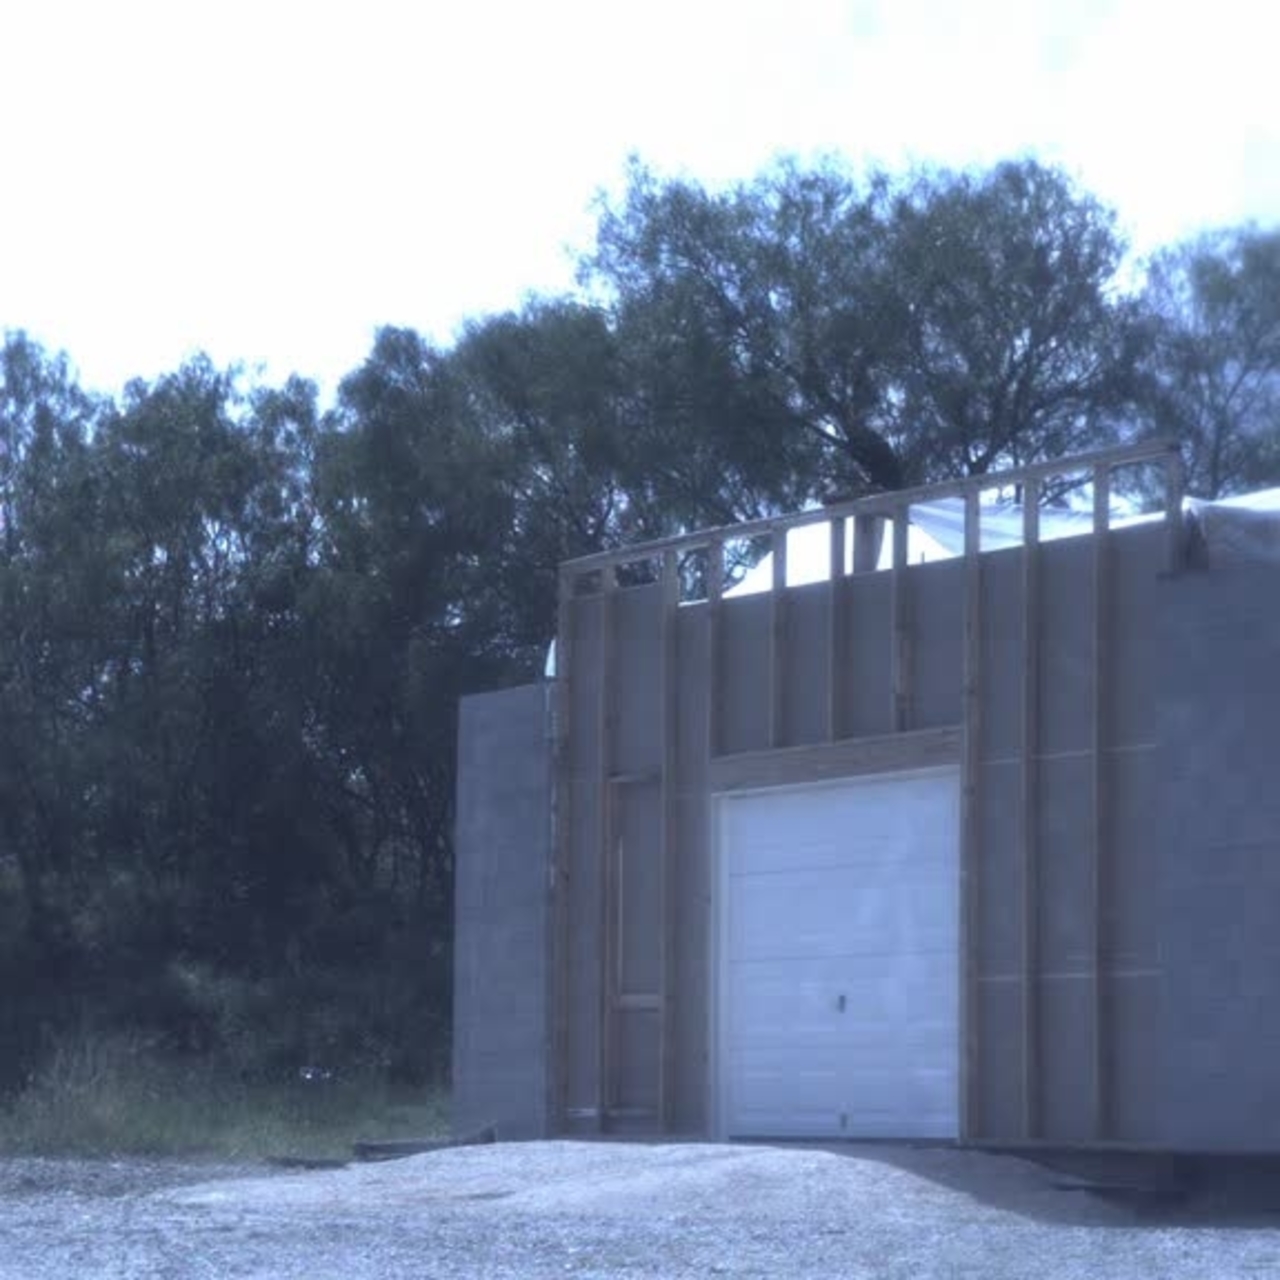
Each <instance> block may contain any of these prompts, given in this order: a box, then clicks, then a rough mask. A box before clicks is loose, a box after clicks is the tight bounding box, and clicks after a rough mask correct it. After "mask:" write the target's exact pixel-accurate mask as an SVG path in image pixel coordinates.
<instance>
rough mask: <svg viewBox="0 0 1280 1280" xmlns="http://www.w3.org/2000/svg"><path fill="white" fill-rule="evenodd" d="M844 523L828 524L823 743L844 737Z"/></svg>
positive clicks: (839, 520)
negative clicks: (829, 558)
mask: <svg viewBox="0 0 1280 1280" xmlns="http://www.w3.org/2000/svg"><path fill="white" fill-rule="evenodd" d="M845 524H846V522H845V520H844V519H843V518H839V517H838V518H837V519H835V520H832V522H831V530H830V536H831V581H830V585H829V588H828V595H827V741H828V742H838V741H839V740H840V738H842V737H843V736H844V725H843V723H842V722H841V708H842V707H843V705H844V683H845V682H844V672H845V663H846V661H847V657H848V655H847V654H846V653H845V645H846V639H845V625H844V608H845V604H844V602H845V592H844V535H845Z"/></svg>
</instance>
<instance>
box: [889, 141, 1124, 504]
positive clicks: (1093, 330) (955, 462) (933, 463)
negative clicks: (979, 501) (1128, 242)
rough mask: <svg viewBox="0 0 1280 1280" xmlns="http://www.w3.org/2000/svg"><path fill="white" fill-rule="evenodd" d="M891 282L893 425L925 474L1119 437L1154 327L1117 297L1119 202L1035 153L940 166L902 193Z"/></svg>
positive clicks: (1022, 459) (977, 469)
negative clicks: (1032, 157) (986, 164)
mask: <svg viewBox="0 0 1280 1280" xmlns="http://www.w3.org/2000/svg"><path fill="white" fill-rule="evenodd" d="M890 238H891V243H892V248H891V265H890V273H891V287H892V288H893V290H894V291H895V293H896V294H897V295H898V296H899V298H900V300H901V309H902V314H905V316H906V323H905V325H904V328H903V347H902V350H901V353H900V355H899V357H898V380H897V387H896V388H895V390H896V395H895V399H896V402H897V424H896V430H895V432H894V434H893V438H894V439H895V441H896V442H897V448H898V452H899V454H900V456H902V457H903V459H904V460H905V466H906V469H907V471H908V472H909V473H910V474H912V475H913V476H916V477H922V478H929V479H933V478H943V477H947V476H952V475H985V474H986V473H987V472H989V471H991V470H992V469H994V468H996V467H998V466H1010V465H1018V464H1022V463H1027V462H1033V461H1035V460H1037V459H1040V458H1053V457H1061V456H1066V455H1069V454H1072V453H1078V452H1080V451H1082V450H1083V449H1087V448H1090V447H1097V446H1098V445H1099V444H1103V443H1107V442H1110V441H1113V440H1115V439H1116V437H1117V436H1118V434H1119V432H1120V429H1121V425H1122V423H1123V422H1124V421H1125V420H1126V418H1127V416H1128V413H1129V410H1130V406H1131V404H1132V402H1133V398H1134V394H1135V386H1134V381H1133V368H1134V362H1135V358H1136V355H1137V352H1138V350H1139V343H1140V339H1141V331H1140V327H1139V324H1138V313H1137V309H1136V307H1135V305H1134V304H1133V303H1132V301H1131V300H1128V299H1124V298H1121V297H1118V296H1117V289H1116V283H1115V282H1116V276H1117V272H1118V270H1119V267H1120V264H1121V260H1122V257H1123V252H1124V246H1123V244H1122V242H1121V241H1120V239H1119V237H1118V235H1117V233H1116V229H1115V218H1114V215H1113V214H1112V213H1111V212H1110V211H1109V210H1107V209H1104V208H1103V207H1102V206H1101V205H1100V204H1098V202H1097V201H1096V200H1094V199H1093V198H1092V197H1090V196H1088V195H1085V194H1083V193H1081V192H1080V191H1078V190H1077V189H1076V188H1075V187H1074V186H1073V185H1072V183H1071V182H1070V181H1069V180H1068V179H1067V178H1066V177H1065V176H1064V175H1063V174H1062V173H1061V172H1060V171H1058V170H1055V169H1051V168H1047V167H1045V166H1043V165H1041V164H1038V163H1036V162H1034V161H1019V162H1009V163H1005V164H1000V165H997V166H996V167H995V168H994V169H992V170H990V171H989V172H986V173H982V174H959V175H957V174H927V175H924V176H923V177H920V178H918V179H916V180H915V181H914V182H913V183H912V184H911V185H910V186H909V187H908V189H907V190H906V191H905V192H904V193H903V194H902V195H900V196H899V197H898V198H897V200H896V202H895V208H894V215H893V221H892V225H891V229H890Z"/></svg>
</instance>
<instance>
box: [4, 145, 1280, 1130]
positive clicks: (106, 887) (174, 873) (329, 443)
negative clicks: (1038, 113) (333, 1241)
mask: <svg viewBox="0 0 1280 1280" xmlns="http://www.w3.org/2000/svg"><path fill="white" fill-rule="evenodd" d="M1124 262H1125V251H1124V245H1123V244H1122V242H1121V240H1120V238H1119V236H1118V233H1117V230H1116V223H1115V219H1114V217H1113V215H1112V214H1111V213H1110V212H1109V211H1108V210H1106V209H1105V208H1103V207H1101V206H1100V205H1099V204H1098V203H1097V202H1096V201H1095V200H1093V199H1092V198H1091V197H1089V196H1088V195H1087V194H1086V193H1082V192H1080V191H1079V190H1077V189H1076V188H1075V186H1074V185H1073V184H1072V183H1071V182H1070V181H1069V180H1068V179H1067V178H1066V177H1065V176H1064V175H1063V174H1061V173H1060V172H1058V171H1056V170H1054V169H1051V168H1046V167H1044V166H1041V165H1039V164H1036V163H1033V162H1029V161H1021V162H1016V163H1008V164H1003V165H1000V166H997V167H996V168H994V169H992V170H991V171H989V172H984V173H973V174H969V173H965V174H956V173H946V172H926V173H921V174H916V175H910V176H908V177H906V178H897V177H890V176H886V175H876V174H873V175H870V176H867V177H858V176H856V175H854V174H852V173H850V172H849V171H847V170H845V169H844V168H842V167H840V166H838V165H835V164H827V165H820V166H816V167H810V168H802V167H800V166H798V165H795V164H784V165H781V166H779V167H777V168H775V169H772V170H769V171H767V172H765V173H763V174H761V175H759V176H758V177H756V178H754V179H753V180H751V181H749V182H746V183H744V184H742V185H741V186H739V187H737V188H734V189H732V190H728V191H715V192H713V191H708V190H706V189H704V188H703V187H701V186H699V185H698V184H697V183H694V182H690V181H684V180H678V181H669V180H666V179H663V178H660V177H658V176H656V175H654V174H652V173H651V172H649V171H647V170H646V169H644V168H643V167H642V166H640V165H637V166H636V167H635V168H634V170H633V171H632V174H631V178H630V183H629V186H628V188H627V190H626V192H625V193H624V195H623V196H622V198H621V199H620V200H618V201H616V202H614V203H606V204H604V205H602V207H601V209H600V217H599V234H598V240H597V243H596V245H595V246H594V248H593V249H592V251H591V253H589V254H588V255H586V256H585V257H584V259H583V261H582V263H581V288H580V290H579V292H578V293H577V294H575V295H574V296H571V297H562V298H550V299H539V300H535V301H532V302H530V303H529V304H528V305H527V306H525V307H524V308H523V309H522V310H521V311H519V312H517V313H513V314H507V315H500V316H494V317H488V318H485V319H479V320H476V321H475V322H473V323H472V324H471V325H470V326H469V327H468V328H467V329H466V330H465V332H463V334H462V335H461V336H460V337H459V339H458V340H457V341H456V343H454V344H453V345H452V346H450V347H449V348H447V349H442V348H437V347H433V346H432V345H430V344H429V343H427V342H425V341H424V340H423V339H422V338H421V337H420V336H419V335H417V334H415V333H413V332H411V331H408V330H404V329H386V330H384V331H382V332H381V333H380V334H379V335H378V336H377V339H376V341H375V343H374V345H373V348H372V350H371V351H370V353H369V356H368V358H367V359H366V360H365V361H364V362H363V364H362V365H361V366H360V367H359V368H358V369H356V370H354V371H353V372H352V373H351V374H350V375H349V376H348V377H347V378H346V379H345V380H344V381H343V382H342V384H341V387H340V390H339V392H338V395H337V398H336V402H335V403H334V404H333V405H332V406H329V407H323V408H322V406H321V405H320V404H319V402H318V398H317V393H316V390H315V387H314V386H313V385H312V384H310V383H308V382H306V381H304V380H302V379H298V378H295V379H291V380H289V381H288V382H286V383H285V384H284V385H282V386H268V385H260V384H253V383H251V382H249V381H248V380H246V379H245V378H244V377H243V376H242V375H241V374H240V373H239V372H237V371H236V370H226V369H218V368H215V367H214V366H213V365H212V364H210V363H209V362H208V361H207V360H203V359H196V360H193V361H191V362H189V363H188V364H186V365H184V366H183V367H181V368H180V369H177V370H175V371H173V372H172V373H170V374H167V375H165V376H163V377H161V378H158V379H156V380H155V381H153V382H142V381H138V382H134V383H132V384H131V385H130V386H129V387H128V388H127V389H126V391H125V392H124V393H123V394H122V395H121V396H119V397H117V398H114V399H111V398H104V397H101V396H98V395H95V394H92V393H91V392H89V391H86V390H85V389H83V388H81V387H80V386H79V385H78V384H77V381H76V379H75V376H74V374H73V371H72V369H71V366H70V365H69V363H68V362H67V360H66V359H65V358H64V357H63V356H60V355H55V354H51V353H49V352H46V351H44V350H42V349H41V348H40V347H39V346H38V345H36V344H35V343H33V342H32V341H31V340H30V339H28V338H27V337H26V336H24V335H23V334H22V333H11V334H8V335H7V336H6V338H5V340H4V345H3V348H2V349H0V990H3V991H4V993H5V999H4V1001H3V1002H2V1003H0V1093H3V1094H4V1095H6V1096H8V1097H9V1098H10V1099H11V1100H13V1099H16V1101H14V1102H12V1103H11V1106H10V1109H9V1111H8V1113H7V1115H8V1117H9V1118H8V1120H6V1121H5V1124H7V1125H8V1126H9V1128H7V1129H6V1128H3V1127H0V1141H4V1140H7V1139H6V1136H5V1135H6V1134H8V1135H9V1136H10V1137H12V1135H13V1134H15V1133H20V1132H21V1131H22V1126H23V1125H24V1124H28V1125H29V1126H30V1125H34V1124H35V1120H34V1119H33V1117H38V1115H39V1114H41V1108H45V1112H44V1113H43V1114H45V1115H46V1118H47V1115H48V1114H49V1113H50V1112H49V1108H50V1106H51V1103H50V1099H51V1098H52V1097H54V1096H55V1095H57V1096H60V1097H71V1096H80V1094H79V1093H77V1090H79V1089H80V1084H79V1083H77V1082H78V1081H80V1080H81V1079H82V1077H83V1074H84V1071H87V1073H88V1075H89V1076H90V1077H91V1079H92V1080H94V1081H96V1082H98V1084H100V1083H101V1082H102V1081H104V1080H105V1081H107V1082H108V1084H109V1085H110V1089H109V1090H107V1092H112V1091H117V1090H118V1091H119V1092H120V1096H121V1099H122V1103H121V1105H122V1106H124V1105H125V1102H126V1101H127V1095H128V1093H129V1090H130V1089H131V1088H133V1084H131V1083H130V1082H148V1083H145V1085H144V1084H143V1083H138V1084H137V1087H138V1088H144V1087H145V1088H148V1089H150V1088H153V1087H154V1088H155V1089H157V1090H158V1089H159V1088H160V1085H159V1084H156V1083H155V1082H156V1081H166V1082H167V1084H168V1085H174V1084H181V1086H182V1087H181V1088H174V1089H168V1087H167V1085H166V1091H167V1092H171V1093H173V1095H174V1096H175V1097H179V1096H192V1095H193V1094H201V1093H203V1094H204V1095H205V1096H210V1097H220V1096H223V1095H222V1094H220V1093H219V1091H220V1090H224V1091H225V1090H231V1091H234V1090H237V1089H250V1088H258V1087H264V1088H268V1087H275V1086H276V1085H281V1082H287V1081H293V1082H296V1081H297V1078H298V1073H299V1071H301V1070H303V1069H304V1068H311V1067H315V1068H321V1069H323V1070H326V1071H333V1072H336V1073H338V1076H339V1078H340V1079H344V1080H350V1081H368V1080H371V1079H376V1080H381V1081H386V1082H388V1087H391V1086H397V1087H398V1086H418V1087H426V1086H427V1085H429V1084H430V1083H432V1082H434V1081H438V1080H439V1079H440V1078H441V1075H442V1072H443V1070H444V1066H445V1063H446V1060H447V1048H448V1025H449V983H450V973H449V958H450V945H451V944H450V916H451V829H452V804H453V757H454V724H455V719H456V707H457V701H458V698H459V696H460V695H462V694H464V693H466V692H469V691H472V690H477V689H482V688H486V687H493V686H495V685H498V684H501V683H504V682H515V681H520V680H526V679H530V678H533V677H535V676H537V675H538V674H539V673H540V671H541V667H542V661H543V655H544V653H545V646H546V644H547V642H548V641H549V639H550V638H551V635H552V632H553V627H554V612H555V597H556V592H555V568H556V565H557V563H558V562H559V561H560V560H562V559H564V558H566V557H569V556H572V555H578V554H583V553H587V552H591V551H595V550H599V549H601V548H604V547H607V546H610V545H616V544H617V543H619V542H621V541H625V540H630V539H635V538H638V537H642V536H646V535H653V534H660V533H664V532H669V531H674V530H677V529H681V528H686V527H689V526H692V525H697V524H702V523H707V522H717V523H719V522H725V521H729V520H733V519H736V518H740V517H750V516H755V515H760V514H764V513H768V512H770V511H775V510H778V509H784V508H793V507H796V506H799V505H801V504H804V503H808V502H811V501H814V500H818V499H821V498H823V497H826V496H830V495H831V494H832V493H837V492H838V493H842V494H848V493H860V492H868V491H873V490H876V489H886V488H894V487H899V486H902V485H906V484H911V483H916V482H920V481H926V480H930V479H936V478H942V477H946V476H954V475H959V474H982V473H985V472H987V471H990V470H992V469H995V468H998V467H1000V466H1001V465H1005V464H1009V463H1016V462H1026V461H1030V460H1033V459H1036V458H1042V457H1052V456H1057V455H1059V454H1062V453H1065V452H1070V451H1074V450H1076V449H1079V448H1082V447H1087V446H1090V445H1096V444H1101V443H1107V442H1112V441H1117V440H1120V439H1125V438H1131V437H1135V436H1139V435H1143V434H1151V433H1159V434H1172V435H1174V436H1175V437H1176V438H1178V439H1179V440H1181V441H1182V443H1183V444H1184V446H1185V449H1186V452H1187V456H1188V458H1189V460H1190V462H1191V465H1192V472H1193V489H1194V490H1196V491H1198V492H1200V493H1202V494H1205V495H1207V496H1219V495H1222V494H1225V493H1229V492H1232V491H1236V490H1239V489H1240V488H1242V487H1247V486H1254V485H1261V484H1265V483H1276V482H1280V233H1277V232H1263V231H1259V230H1256V229H1253V228H1244V229H1237V230H1232V231H1224V232H1221V233H1216V234H1214V235H1212V236H1209V237H1206V238H1204V239H1201V240H1197V241H1195V242H1194V243H1192V244H1188V245H1181V246H1174V247H1171V248H1170V249H1168V250H1167V251H1165V252H1164V253H1162V254H1160V255H1158V256H1157V257H1156V258H1155V260H1154V261H1153V262H1152V263H1151V264H1150V269H1149V271H1148V273H1147V276H1146V282H1145V284H1143V285H1142V286H1141V287H1139V288H1137V289H1128V290H1126V289H1124V288H1122V287H1121V283H1120V281H1121V278H1122V277H1121V275H1120V272H1121V268H1122V266H1123V265H1124ZM99 1043H101V1044H102V1045H105V1046H108V1048H107V1049H103V1050H102V1053H103V1054H106V1059H105V1060H106V1061H107V1062H108V1066H106V1067H103V1066H101V1062H100V1060H99V1059H98V1058H93V1059H92V1063H91V1065H90V1067H87V1068H85V1067H84V1062H83V1052H84V1050H83V1046H85V1045H96V1044H99ZM120 1044H128V1045H133V1046H137V1045H141V1046H145V1047H146V1053H147V1057H148V1059H149V1060H152V1061H154V1062H157V1063H159V1064H161V1065H160V1066H158V1067H156V1069H155V1070H156V1072H159V1073H160V1074H158V1075H157V1074H154V1073H153V1074H148V1073H147V1072H145V1071H141V1070H135V1068H134V1067H133V1066H129V1067H128V1069H123V1068H119V1065H118V1057H119V1054H118V1051H117V1050H114V1049H109V1046H111V1045H116V1046H118V1045H120ZM68 1045H75V1046H81V1048H78V1049H75V1050H71V1049H68V1048H67V1046H68ZM94 1052H97V1050H94ZM130 1052H133V1050H131V1051H130ZM77 1053H79V1054H81V1057H80V1058H77V1057H76V1056H75V1055H76V1054H77ZM112 1053H115V1054H116V1055H117V1056H116V1057H115V1058H112V1057H111V1054H112ZM69 1054H70V1055H71V1056H70V1057H68V1055H69ZM76 1063H79V1064H80V1065H79V1066H76V1065H75V1064H76ZM111 1063H115V1064H116V1065H114V1066H113V1065H110V1064H111ZM68 1064H70V1065H68ZM82 1068H83V1071H82ZM193 1072H194V1073H195V1075H194V1076H193V1075H191V1074H190V1073H193ZM164 1073H169V1074H164ZM197 1079H198V1082H199V1083H198V1087H196V1085H194V1084H191V1081H194V1080H197ZM98 1084H95V1085H94V1087H93V1088H92V1089H90V1090H88V1093H89V1094H92V1095H93V1096H96V1097H101V1096H102V1094H103V1090H102V1089H101V1088H99V1087H98ZM281 1087H283V1086H281ZM24 1090H25V1092H24ZM96 1105H97V1104H96V1103H95V1104H94V1106H96ZM125 1113H127V1114H128V1115H130V1116H133V1115H135V1114H137V1113H136V1112H135V1111H133V1110H130V1109H129V1108H128V1107H125V1111H124V1112H122V1114H125ZM80 1114H82V1117H83V1119H82V1124H81V1125H79V1126H77V1127H78V1128H82V1129H83V1131H85V1132H99V1131H100V1132H102V1133H104V1134H111V1135H112V1136H111V1137H110V1142H111V1143H113V1144H119V1143H123V1142H125V1140H126V1139H125V1137H124V1132H125V1130H130V1131H132V1129H133V1127H134V1125H135V1121H134V1120H133V1119H130V1120H129V1122H128V1123H127V1124H124V1125H121V1124H116V1125H114V1127H113V1125H112V1124H111V1123H108V1122H107V1121H105V1120H104V1121H103V1122H102V1124H101V1125H100V1126H99V1124H98V1121H97V1120H95V1119H92V1116H93V1115H97V1114H98V1113H97V1112H96V1111H94V1110H93V1108H92V1107H90V1108H89V1110H88V1111H84V1112H82V1113H80ZM24 1117H26V1119H25V1120H24ZM136 1124H137V1125H138V1126H139V1127H140V1128H141V1127H142V1122H141V1120H138V1121H136ZM14 1140H16V1139H14ZM104 1140H105V1139H104ZM140 1140H141V1139H140ZM148 1140H149V1139H148ZM202 1141H203V1139H202Z"/></svg>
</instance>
